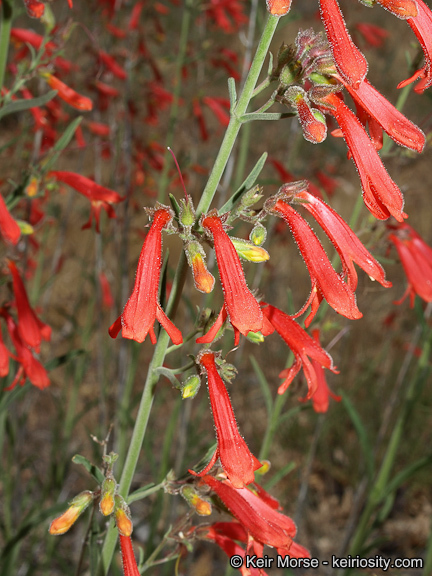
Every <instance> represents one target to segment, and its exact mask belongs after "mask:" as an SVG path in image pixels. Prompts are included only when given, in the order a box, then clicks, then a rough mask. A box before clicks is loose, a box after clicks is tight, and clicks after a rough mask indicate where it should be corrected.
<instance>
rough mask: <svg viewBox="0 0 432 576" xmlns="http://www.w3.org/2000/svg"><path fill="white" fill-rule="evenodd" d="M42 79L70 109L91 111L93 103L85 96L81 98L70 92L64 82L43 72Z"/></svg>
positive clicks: (72, 91) (76, 93)
mask: <svg viewBox="0 0 432 576" xmlns="http://www.w3.org/2000/svg"><path fill="white" fill-rule="evenodd" d="M41 75H42V77H43V78H45V80H46V81H47V82H48V85H49V86H50V88H52V89H53V90H57V92H58V97H59V98H61V99H62V100H64V101H65V102H66V103H67V104H69V106H72V108H76V109H77V110H91V109H92V108H93V102H92V101H91V100H90V98H87V96H82V95H81V94H78V92H75V90H72V88H70V87H69V86H67V85H66V84H65V83H64V82H62V81H61V80H59V79H58V78H56V77H55V76H53V75H52V74H50V73H49V72H44V73H42V74H41Z"/></svg>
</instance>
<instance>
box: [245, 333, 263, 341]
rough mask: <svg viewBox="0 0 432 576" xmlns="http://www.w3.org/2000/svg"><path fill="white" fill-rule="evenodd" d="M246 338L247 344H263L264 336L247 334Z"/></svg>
mask: <svg viewBox="0 0 432 576" xmlns="http://www.w3.org/2000/svg"><path fill="white" fill-rule="evenodd" d="M246 338H247V339H248V340H249V342H252V344H262V343H263V342H264V336H263V335H262V334H261V332H248V335H247V336H246Z"/></svg>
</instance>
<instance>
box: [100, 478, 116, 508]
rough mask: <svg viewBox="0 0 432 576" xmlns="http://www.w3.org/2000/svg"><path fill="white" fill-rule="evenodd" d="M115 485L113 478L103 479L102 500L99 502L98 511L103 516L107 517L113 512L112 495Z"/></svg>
mask: <svg viewBox="0 0 432 576" xmlns="http://www.w3.org/2000/svg"><path fill="white" fill-rule="evenodd" d="M116 488H117V483H116V481H115V480H114V478H113V477H108V478H105V480H104V481H103V483H102V498H101V501H100V502H99V509H100V511H101V512H102V514H103V515H104V516H109V515H110V514H112V513H113V511H114V494H115V491H116Z"/></svg>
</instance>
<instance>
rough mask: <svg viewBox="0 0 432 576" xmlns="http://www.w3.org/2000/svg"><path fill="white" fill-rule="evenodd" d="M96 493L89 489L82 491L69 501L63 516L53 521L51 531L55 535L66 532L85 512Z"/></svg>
mask: <svg viewBox="0 0 432 576" xmlns="http://www.w3.org/2000/svg"><path fill="white" fill-rule="evenodd" d="M93 498H94V494H93V492H90V491H89V490H86V491H85V492H81V493H80V494H78V496H75V498H74V499H73V500H71V501H70V502H69V508H68V509H67V510H66V512H63V514H62V515H61V516H59V517H58V518H56V519H55V520H53V521H52V522H51V525H50V527H49V533H50V534H52V535H54V536H59V535H60V534H64V533H65V532H67V531H68V530H69V528H70V527H71V526H72V524H74V523H75V522H76V520H77V519H78V517H79V516H80V515H81V514H82V513H83V512H84V510H85V509H86V508H87V506H88V505H89V504H90V502H91V501H92V500H93Z"/></svg>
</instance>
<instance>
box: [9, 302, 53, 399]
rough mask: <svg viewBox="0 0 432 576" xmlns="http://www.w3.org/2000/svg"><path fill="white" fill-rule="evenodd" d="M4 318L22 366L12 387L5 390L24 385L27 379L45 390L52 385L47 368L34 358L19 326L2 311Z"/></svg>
mask: <svg viewBox="0 0 432 576" xmlns="http://www.w3.org/2000/svg"><path fill="white" fill-rule="evenodd" d="M2 316H3V317H4V318H5V319H6V324H7V328H8V332H9V336H10V338H11V340H12V343H13V345H14V348H15V351H16V356H17V361H18V362H19V363H20V364H21V366H20V368H19V369H18V371H17V374H16V376H15V379H14V381H13V382H12V384H11V385H10V386H8V387H7V388H5V390H12V389H13V388H15V386H16V385H17V384H18V383H19V384H21V385H23V384H24V382H25V379H26V378H28V379H29V380H30V382H31V383H32V384H33V386H36V388H40V389H41V390H43V389H44V388H46V387H47V386H49V385H50V381H49V378H48V374H47V372H46V370H45V368H44V367H43V366H42V364H41V363H40V362H39V360H37V359H36V358H35V357H34V356H33V354H32V353H31V351H30V349H29V348H27V346H26V344H24V342H23V341H22V339H21V335H20V333H19V331H18V326H17V325H16V324H15V322H14V320H13V318H12V316H10V315H9V314H8V313H7V312H6V311H5V310H3V311H2Z"/></svg>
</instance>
